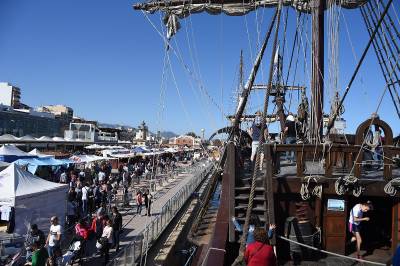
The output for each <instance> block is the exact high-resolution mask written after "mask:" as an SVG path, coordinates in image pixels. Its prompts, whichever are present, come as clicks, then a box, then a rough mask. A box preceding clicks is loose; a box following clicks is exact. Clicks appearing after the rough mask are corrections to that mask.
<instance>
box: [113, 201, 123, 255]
mask: <svg viewBox="0 0 400 266" xmlns="http://www.w3.org/2000/svg"><path fill="white" fill-rule="evenodd" d="M112 224H113V243H114V247H115V251H116V252H118V250H119V235H120V234H121V231H122V215H121V214H120V213H119V211H118V209H117V207H115V206H114V207H112Z"/></svg>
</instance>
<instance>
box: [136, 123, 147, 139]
mask: <svg viewBox="0 0 400 266" xmlns="http://www.w3.org/2000/svg"><path fill="white" fill-rule="evenodd" d="M148 134H149V128H148V126H147V125H146V123H145V122H144V121H143V122H142V123H141V124H140V126H139V127H138V130H137V132H136V136H135V140H144V141H146V140H147V137H148Z"/></svg>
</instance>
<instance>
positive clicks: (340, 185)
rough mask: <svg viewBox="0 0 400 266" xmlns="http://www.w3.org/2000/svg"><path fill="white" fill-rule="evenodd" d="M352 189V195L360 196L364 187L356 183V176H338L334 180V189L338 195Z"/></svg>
mask: <svg viewBox="0 0 400 266" xmlns="http://www.w3.org/2000/svg"><path fill="white" fill-rule="evenodd" d="M350 190H351V191H352V192H353V195H354V197H357V198H358V197H360V196H361V194H362V193H363V192H364V190H365V188H364V187H363V186H361V185H360V184H359V183H358V178H357V177H355V176H353V175H347V176H345V177H339V178H338V179H337V180H336V181H335V191H336V194H338V195H344V194H345V193H346V192H348V191H350Z"/></svg>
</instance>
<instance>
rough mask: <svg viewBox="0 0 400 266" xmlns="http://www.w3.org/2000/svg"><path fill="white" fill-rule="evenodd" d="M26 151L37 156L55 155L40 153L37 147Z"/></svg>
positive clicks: (49, 156)
mask: <svg viewBox="0 0 400 266" xmlns="http://www.w3.org/2000/svg"><path fill="white" fill-rule="evenodd" d="M28 153H29V154H31V155H35V156H37V157H39V158H51V157H52V158H54V157H55V156H54V155H48V154H44V153H41V152H40V151H39V150H38V149H33V150H31V151H30V152H28Z"/></svg>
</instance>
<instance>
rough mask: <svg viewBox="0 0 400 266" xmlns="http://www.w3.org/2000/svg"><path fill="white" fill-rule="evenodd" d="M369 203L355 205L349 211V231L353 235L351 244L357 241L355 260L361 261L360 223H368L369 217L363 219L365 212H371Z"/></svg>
mask: <svg viewBox="0 0 400 266" xmlns="http://www.w3.org/2000/svg"><path fill="white" fill-rule="evenodd" d="M372 209H373V208H372V204H371V202H369V201H367V202H366V203H360V204H356V205H355V206H354V207H353V208H352V209H351V211H350V217H349V230H350V232H351V233H352V234H353V237H352V238H351V242H354V241H357V258H358V259H362V257H361V255H360V249H361V243H362V238H361V234H360V224H361V222H368V221H369V217H363V216H364V213H365V212H368V211H370V210H372Z"/></svg>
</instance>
